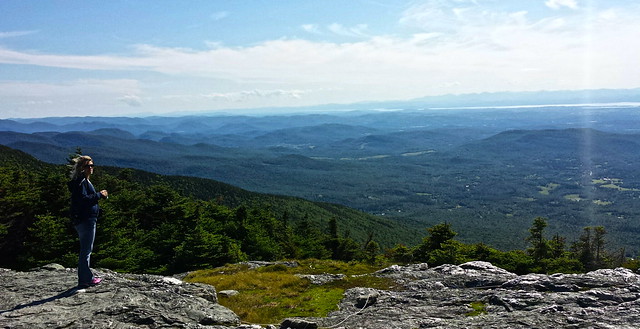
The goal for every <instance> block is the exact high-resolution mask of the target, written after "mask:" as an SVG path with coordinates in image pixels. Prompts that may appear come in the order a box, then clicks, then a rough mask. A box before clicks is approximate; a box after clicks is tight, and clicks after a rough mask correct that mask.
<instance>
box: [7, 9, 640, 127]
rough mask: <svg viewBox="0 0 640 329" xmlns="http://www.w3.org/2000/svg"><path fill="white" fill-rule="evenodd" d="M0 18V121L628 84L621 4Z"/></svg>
mask: <svg viewBox="0 0 640 329" xmlns="http://www.w3.org/2000/svg"><path fill="white" fill-rule="evenodd" d="M0 14H1V17H2V19H0V118H24V117H49V116H116V115H118V116H128V115H139V114H165V113H176V112H179V111H185V112H189V113H194V112H198V111H214V110H224V111H226V112H233V109H247V108H261V107H304V106H310V105H319V104H328V103H354V102H365V101H386V100H403V99H412V98H419V97H425V96H436V95H447V94H466V93H482V92H502V91H537V90H582V89H602V88H604V89H632V88H638V87H640V65H638V58H640V39H639V38H638V31H640V20H638V19H637V18H638V17H640V3H639V2H637V1H632V0H607V1H605V0H531V1H496V0H422V1H395V0H354V1H340V0H326V1H278V2H275V3H274V2H270V1H257V0H250V1H233V2H231V1H207V0H198V1H188V2H182V1H166V0H160V1H150V0H144V1H135V2H131V1H124V0H115V1H79V0H71V1H38V0H23V1H0Z"/></svg>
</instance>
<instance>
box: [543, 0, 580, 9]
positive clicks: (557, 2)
mask: <svg viewBox="0 0 640 329" xmlns="http://www.w3.org/2000/svg"><path fill="white" fill-rule="evenodd" d="M544 4H545V5H546V6H547V7H549V8H551V9H560V8H562V7H567V8H570V9H574V10H575V9H578V2H577V1H576V0H548V1H545V3H544Z"/></svg>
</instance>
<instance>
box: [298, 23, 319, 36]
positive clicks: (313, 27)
mask: <svg viewBox="0 0 640 329" xmlns="http://www.w3.org/2000/svg"><path fill="white" fill-rule="evenodd" d="M300 27H301V28H302V29H303V30H304V31H306V32H309V33H314V34H320V27H319V26H318V25H317V24H303V25H302V26H300Z"/></svg>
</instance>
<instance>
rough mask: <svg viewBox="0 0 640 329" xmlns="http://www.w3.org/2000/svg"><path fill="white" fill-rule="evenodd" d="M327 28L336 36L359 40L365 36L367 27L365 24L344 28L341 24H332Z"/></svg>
mask: <svg viewBox="0 0 640 329" xmlns="http://www.w3.org/2000/svg"><path fill="white" fill-rule="evenodd" d="M327 28H328V29H329V31H331V32H333V33H335V34H338V35H342V36H347V37H358V38H360V37H366V36H367V34H366V31H367V28H368V26H367V25H366V24H358V25H356V26H352V27H346V26H343V25H342V24H338V23H333V24H330V25H329V26H328V27H327Z"/></svg>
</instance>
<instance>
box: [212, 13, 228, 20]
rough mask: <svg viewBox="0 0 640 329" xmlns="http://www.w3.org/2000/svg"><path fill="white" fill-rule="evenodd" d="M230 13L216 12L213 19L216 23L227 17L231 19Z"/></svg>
mask: <svg viewBox="0 0 640 329" xmlns="http://www.w3.org/2000/svg"><path fill="white" fill-rule="evenodd" d="M229 15H230V13H229V12H228V11H218V12H215V13H213V14H211V16H210V17H211V19H213V20H214V21H219V20H222V19H225V18H227V17H229Z"/></svg>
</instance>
